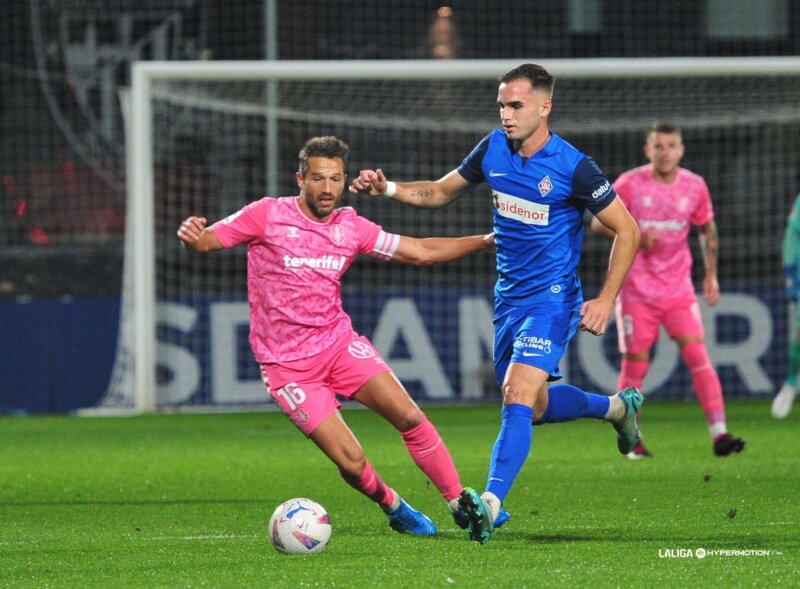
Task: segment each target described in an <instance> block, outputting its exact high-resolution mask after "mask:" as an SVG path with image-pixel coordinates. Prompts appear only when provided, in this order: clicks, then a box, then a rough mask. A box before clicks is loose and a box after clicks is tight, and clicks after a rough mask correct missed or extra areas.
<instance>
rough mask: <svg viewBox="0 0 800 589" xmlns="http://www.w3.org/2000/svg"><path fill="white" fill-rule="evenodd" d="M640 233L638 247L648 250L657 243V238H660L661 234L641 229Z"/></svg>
mask: <svg viewBox="0 0 800 589" xmlns="http://www.w3.org/2000/svg"><path fill="white" fill-rule="evenodd" d="M641 235H642V238H641V240H640V241H639V249H643V250H645V251H650V250H651V249H653V248H654V247H655V246H656V244H657V243H658V240H659V239H661V236H660V235H658V234H657V233H649V232H645V231H642V233H641Z"/></svg>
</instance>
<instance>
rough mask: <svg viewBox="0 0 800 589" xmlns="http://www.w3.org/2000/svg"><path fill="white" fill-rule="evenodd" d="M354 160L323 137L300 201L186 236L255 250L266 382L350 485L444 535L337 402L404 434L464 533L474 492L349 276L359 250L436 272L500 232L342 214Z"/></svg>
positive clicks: (251, 282)
mask: <svg viewBox="0 0 800 589" xmlns="http://www.w3.org/2000/svg"><path fill="white" fill-rule="evenodd" d="M348 155H349V148H348V147H347V145H346V144H345V143H344V142H342V141H340V140H339V139H337V138H336V137H315V138H312V139H310V140H309V141H308V142H307V143H306V145H305V146H304V147H303V149H302V151H301V152H300V166H299V171H298V172H297V183H298V186H299V188H300V195H299V196H293V197H283V198H268V197H267V198H263V199H261V200H258V201H255V202H253V203H251V204H249V205H247V206H245V207H244V208H243V209H241V210H240V211H239V212H237V213H234V214H233V215H231V216H229V217H227V218H226V219H223V220H222V221H218V222H216V223H214V224H213V225H212V226H210V227H207V226H206V225H207V221H206V219H205V218H203V217H196V216H191V217H189V218H187V219H186V220H185V221H184V222H183V223H182V224H181V227H180V229H179V230H178V237H179V239H180V240H181V241H182V242H183V243H184V245H185V246H186V247H187V249H189V250H191V251H194V252H199V253H204V252H209V251H214V250H219V249H223V248H230V247H234V246H236V245H238V244H247V248H248V251H247V274H248V277H247V293H248V302H249V304H250V345H251V348H252V350H253V353H254V355H255V357H256V360H257V361H258V363H259V364H260V365H261V374H262V376H263V378H264V383H265V384H266V385H267V389H268V391H269V394H270V395H271V396H272V398H273V399H274V400H275V402H276V403H278V405H279V406H280V407H281V409H282V410H283V412H284V413H285V414H286V415H287V416H288V417H289V418H290V419H291V420H292V422H293V423H294V424H295V425H296V426H297V428H298V429H300V431H302V432H303V433H304V434H305V435H306V436H308V437H309V438H310V439H311V440H312V441H313V442H314V443H315V444H316V445H317V446H318V447H319V448H320V449H321V450H322V451H323V452H324V453H325V454H326V455H327V456H328V457H329V458H330V459H331V460H332V461H333V462H334V463H335V464H336V466H337V467H338V469H339V472H340V473H341V475H342V477H343V478H344V479H345V481H347V482H348V483H349V484H350V485H351V486H353V487H354V488H356V489H357V490H358V491H360V492H361V493H363V494H364V495H366V496H367V497H369V498H370V499H372V500H373V501H374V502H376V503H377V504H378V505H380V506H381V507H382V508H383V510H384V511H385V512H386V514H387V515H388V517H389V524H390V526H391V527H392V528H393V529H395V530H397V531H399V532H410V533H412V534H418V535H431V534H435V533H436V527H435V525H434V524H433V522H432V521H431V520H430V519H429V518H428V517H427V516H425V515H424V514H423V513H421V512H419V511H417V510H415V509H413V508H412V507H411V506H410V505H409V504H408V503H406V502H405V501H404V500H403V499H402V498H401V497H400V495H399V494H398V493H397V492H396V491H395V490H394V489H393V488H391V487H389V486H388V485H387V484H386V483H384V482H383V480H382V479H381V477H380V476H378V473H377V472H376V471H375V469H374V468H373V466H372V465H371V464H370V462H369V461H368V460H367V459H366V457H365V454H364V451H363V450H362V448H361V445H360V444H359V442H358V440H357V439H356V437H355V436H354V435H353V432H352V431H351V430H350V429H349V428H348V427H347V425H346V423H345V422H344V419H343V418H342V415H341V413H340V412H339V408H340V403H339V402H338V400H337V398H336V395H340V396H342V397H345V398H347V399H352V400H354V401H357V402H359V403H361V404H363V405H365V406H366V407H368V408H369V409H371V410H373V411H375V412H376V413H378V414H379V415H381V416H382V417H384V418H385V419H386V420H387V421H389V422H390V423H391V424H392V425H393V426H394V427H395V428H396V429H397V430H398V431H399V432H400V434H401V437H402V439H403V442H404V443H405V445H406V447H407V449H408V452H409V454H410V455H411V458H412V459H413V460H414V462H415V463H416V464H417V466H419V468H420V469H421V470H422V471H423V472H424V473H425V474H426V475H427V476H428V478H429V479H430V480H431V481H432V482H433V483H434V485H435V486H436V488H437V489H438V490H439V492H440V493H441V495H442V497H443V498H444V499H445V501H447V503H448V506H449V507H450V511H451V512H452V513H453V517H454V518H455V520H456V523H457V524H459V525H460V526H462V527H464V526H466V525H467V523H466V521H465V516H464V515H463V513H461V512H460V511H459V510H458V497H459V495H460V493H461V491H462V489H463V487H462V485H461V482H460V480H459V476H458V473H457V471H456V468H455V466H454V464H453V461H452V459H451V457H450V453H449V452H448V450H447V447H446V446H445V444H444V442H443V441H442V438H441V437H440V436H439V433H438V432H437V431H436V428H435V427H434V426H433V424H431V422H430V421H429V420H428V418H427V417H426V416H425V414H424V413H423V412H422V411H421V410H420V409H419V407H418V406H417V405H416V403H414V401H413V400H412V399H411V397H410V396H409V395H408V393H407V392H406V390H405V388H403V386H402V384H400V382H399V381H398V380H397V378H396V377H395V375H394V373H392V371H391V368H389V366H388V365H387V364H386V362H384V360H383V358H381V356H380V354H379V353H378V352H377V350H375V348H374V347H373V346H372V344H371V343H370V341H369V340H368V339H367V338H366V337H364V336H362V335H359V334H357V333H356V332H355V331H353V326H352V324H351V321H350V317H349V316H348V315H347V313H345V311H344V309H343V307H342V299H341V282H340V281H341V278H342V275H343V274H344V273H345V271H346V270H347V268H348V267H349V266H350V264H351V263H352V262H353V260H354V259H355V258H356V256H358V255H359V254H368V255H371V256H375V257H377V258H381V259H385V260H389V259H392V260H395V261H398V262H403V263H407V264H416V265H427V264H432V263H436V262H445V261H448V260H453V259H455V258H459V257H462V256H465V255H467V254H469V253H472V252H476V251H481V250H485V249H491V248H492V247H493V236H492V235H491V234H489V235H473V236H468V237H460V238H427V239H416V238H412V237H406V236H401V235H395V234H392V233H388V232H386V231H384V230H383V229H382V228H381V227H380V226H378V225H376V224H375V223H373V222H371V221H369V220H367V219H365V218H363V217H360V216H359V215H358V214H357V213H356V211H355V210H353V209H352V208H350V207H343V208H337V205H338V203H339V201H340V200H341V196H342V193H343V191H344V186H345V179H346V175H345V168H346V165H347V158H348Z"/></svg>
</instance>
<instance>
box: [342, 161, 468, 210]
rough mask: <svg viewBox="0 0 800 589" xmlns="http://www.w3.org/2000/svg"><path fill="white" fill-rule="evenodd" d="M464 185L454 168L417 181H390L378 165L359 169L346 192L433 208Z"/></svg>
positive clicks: (451, 197)
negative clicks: (445, 173)
mask: <svg viewBox="0 0 800 589" xmlns="http://www.w3.org/2000/svg"><path fill="white" fill-rule="evenodd" d="M468 185H469V183H468V182H467V181H466V180H464V178H463V177H462V176H461V175H460V174H459V173H458V172H457V171H456V170H453V171H452V172H450V173H449V174H447V175H446V176H444V177H443V178H441V179H439V180H436V181H432V180H420V181H418V182H392V181H390V180H387V178H386V176H385V175H384V173H383V171H381V170H380V169H378V170H361V172H359V174H358V177H357V178H356V179H355V180H353V182H352V183H351V184H350V192H354V193H360V194H368V195H370V196H383V197H387V198H391V199H392V200H395V201H397V202H401V203H403V204H407V205H411V206H415V207H423V208H428V209H435V208H439V207H443V206H445V205H447V204H449V203H451V202H452V201H454V200H455V199H456V198H458V195H459V194H460V193H461V191H462V190H463V189H464V188H465V187H466V186H468Z"/></svg>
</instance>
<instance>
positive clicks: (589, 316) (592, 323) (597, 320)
mask: <svg viewBox="0 0 800 589" xmlns="http://www.w3.org/2000/svg"><path fill="white" fill-rule="evenodd" d="M613 305H614V301H613V300H612V301H606V300H604V299H599V298H598V299H592V300H590V301H586V302H584V303H583V305H582V306H581V322H580V328H581V330H582V331H588V332H589V333H591V334H592V335H603V334H604V333H605V332H606V328H607V327H608V320H609V319H610V318H611V309H612V307H613Z"/></svg>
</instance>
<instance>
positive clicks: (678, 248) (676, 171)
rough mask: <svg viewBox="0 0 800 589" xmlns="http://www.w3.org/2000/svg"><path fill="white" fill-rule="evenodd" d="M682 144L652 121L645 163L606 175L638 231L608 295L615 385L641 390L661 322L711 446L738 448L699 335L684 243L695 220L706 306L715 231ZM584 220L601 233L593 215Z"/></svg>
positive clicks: (668, 127) (704, 189)
mask: <svg viewBox="0 0 800 589" xmlns="http://www.w3.org/2000/svg"><path fill="white" fill-rule="evenodd" d="M684 151H685V148H684V145H683V142H682V139H681V133H680V129H679V128H678V127H677V126H676V125H675V124H673V123H670V122H666V121H662V122H657V123H655V124H654V125H653V126H652V127H651V129H650V131H649V133H648V135H647V142H646V144H645V155H646V156H647V158H648V159H649V160H650V163H649V164H647V165H644V166H640V167H638V168H634V169H632V170H629V171H627V172H625V173H623V174H622V175H620V177H619V178H618V179H617V181H616V182H614V188H615V189H616V191H617V194H619V196H620V198H621V199H622V201H623V202H624V203H625V205H626V206H627V207H628V210H629V211H630V213H631V215H632V216H633V218H634V219H636V221H637V223H638V224H639V230H640V231H641V243H640V249H639V252H638V253H637V255H636V258H635V259H634V262H633V266H631V269H630V271H629V272H628V276H627V278H626V280H625V282H624V283H623V285H622V289H621V290H620V293H619V297H618V298H617V302H616V309H615V314H616V321H617V333H618V334H619V350H620V352H621V353H622V367H621V371H620V378H619V382H618V384H617V386H618V387H619V388H624V387H628V386H634V387H636V388H638V389H639V390H642V381H643V380H644V377H645V376H646V374H647V371H648V368H649V366H650V349H651V348H652V347H653V345H654V344H655V342H656V340H657V339H658V335H659V327H660V326H661V325H663V326H664V328H665V329H666V331H667V333H668V334H669V336H670V337H671V338H672V339H673V340H674V341H675V342H676V343H677V344H678V346H679V347H680V349H681V356H682V358H683V360H684V362H685V363H686V365H687V367H688V368H689V371H690V372H691V377H692V385H693V386H694V390H695V393H696V395H697V398H698V400H699V401H700V405H701V406H702V408H703V412H704V413H705V416H706V422H707V424H708V429H709V433H710V435H711V438H712V443H713V450H714V453H715V454H716V455H717V456H727V455H729V454H731V453H732V452H740V451H741V450H742V449H744V444H745V443H744V440H742V439H741V438H734V437H733V436H731V435H730V434H729V433H728V429H727V424H726V421H725V403H724V401H723V398H722V386H721V384H720V380H719V376H718V375H717V372H716V370H715V369H714V367H713V365H712V364H711V361H710V359H709V357H708V350H707V348H706V344H705V340H704V332H703V322H702V318H701V316H700V306H699V304H698V302H697V297H696V295H695V289H694V284H693V283H692V254H691V251H690V250H689V245H688V237H689V232H690V230H691V229H692V228H693V227H697V229H698V234H699V237H700V244H701V249H702V251H703V263H704V265H705V270H706V274H705V278H704V280H703V297H704V298H705V300H706V302H707V303H708V304H709V305H712V306H713V305H716V304H717V302H718V301H719V284H718V282H717V251H718V244H719V238H718V235H717V228H716V224H715V223H714V210H713V207H712V204H711V195H710V194H709V190H708V186H707V185H706V183H705V181H704V180H703V178H701V177H700V176H698V175H697V174H694V173H693V172H690V171H688V170H685V169H683V168H681V167H679V163H680V160H681V158H682V157H683V154H684ZM592 228H593V229H594V230H595V231H597V232H598V233H605V234H609V231H608V230H607V229H606V228H604V227H603V226H602V225H601V224H600V223H599V222H597V221H596V220H593V222H592ZM643 392H644V391H643ZM650 456H652V454H651V453H650V452H649V451H648V450H647V449H646V448H645V446H644V443H643V442H642V440H641V439H640V441H639V443H638V444H637V445H636V447H635V448H634V449H633V450H632V451H631V452H630V453H629V454H628V457H629V458H631V459H634V460H635V459H639V458H646V457H650Z"/></svg>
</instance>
